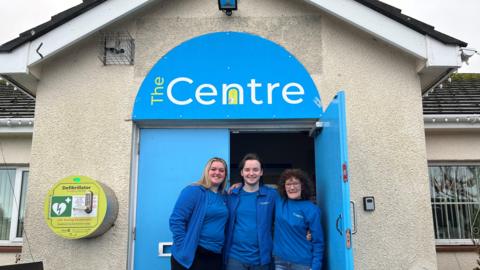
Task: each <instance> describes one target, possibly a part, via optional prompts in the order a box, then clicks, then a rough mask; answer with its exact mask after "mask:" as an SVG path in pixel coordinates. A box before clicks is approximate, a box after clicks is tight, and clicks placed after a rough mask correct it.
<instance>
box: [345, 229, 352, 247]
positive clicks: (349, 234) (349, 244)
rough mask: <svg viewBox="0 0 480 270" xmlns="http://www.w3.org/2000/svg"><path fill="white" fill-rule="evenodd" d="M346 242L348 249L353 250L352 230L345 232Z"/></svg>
mask: <svg viewBox="0 0 480 270" xmlns="http://www.w3.org/2000/svg"><path fill="white" fill-rule="evenodd" d="M345 241H346V243H345V244H346V246H347V249H350V248H352V232H351V231H350V229H347V230H346V231H345Z"/></svg>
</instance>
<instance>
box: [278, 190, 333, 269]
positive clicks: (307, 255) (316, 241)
mask: <svg viewBox="0 0 480 270" xmlns="http://www.w3.org/2000/svg"><path fill="white" fill-rule="evenodd" d="M320 217H321V213H320V209H319V208H318V207H317V206H316V205H314V204H313V203H312V202H310V201H308V200H290V199H279V200H277V202H276V204H275V236H274V240H273V254H274V255H275V256H277V257H280V258H281V259H283V260H285V261H289V262H292V263H296V264H303V265H308V266H310V267H311V269H312V270H320V269H321V268H322V261H323V249H324V240H323V230H322V224H321V222H320ZM307 230H310V232H311V233H312V240H311V241H308V240H307V239H306V237H305V236H306V235H307Z"/></svg>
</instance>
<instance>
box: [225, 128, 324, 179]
mask: <svg viewBox="0 0 480 270" xmlns="http://www.w3.org/2000/svg"><path fill="white" fill-rule="evenodd" d="M247 153H256V154H258V155H259V156H260V158H261V159H262V163H263V167H264V168H263V182H264V184H266V185H272V186H276V184H277V181H278V179H279V177H280V174H281V173H282V172H283V170H285V169H291V168H299V169H302V170H304V171H306V172H307V173H308V176H309V177H310V179H311V180H312V182H313V183H314V182H315V181H313V179H315V152H314V140H313V138H312V137H310V136H309V135H308V132H307V131H298V132H288V133H285V132H232V133H231V134H230V183H231V184H234V183H238V182H241V176H240V171H239V168H238V164H239V162H240V160H241V159H242V158H243V156H244V155H245V154H247Z"/></svg>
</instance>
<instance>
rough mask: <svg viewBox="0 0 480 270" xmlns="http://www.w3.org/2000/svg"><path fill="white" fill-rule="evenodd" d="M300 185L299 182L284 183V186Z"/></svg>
mask: <svg viewBox="0 0 480 270" xmlns="http://www.w3.org/2000/svg"><path fill="white" fill-rule="evenodd" d="M300 185H301V183H285V186H286V187H298V186H300Z"/></svg>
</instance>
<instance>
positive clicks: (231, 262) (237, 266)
mask: <svg viewBox="0 0 480 270" xmlns="http://www.w3.org/2000/svg"><path fill="white" fill-rule="evenodd" d="M227 270H270V264H265V265H252V264H248V263H243V262H241V261H239V260H235V259H233V258H229V259H228V261H227Z"/></svg>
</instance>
